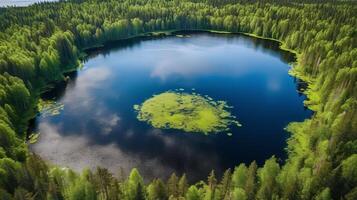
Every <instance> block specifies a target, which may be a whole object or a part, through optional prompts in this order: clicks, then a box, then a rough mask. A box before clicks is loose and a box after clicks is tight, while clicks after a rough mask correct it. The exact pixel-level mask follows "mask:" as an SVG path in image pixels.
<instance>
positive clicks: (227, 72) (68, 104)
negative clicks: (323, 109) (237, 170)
mask: <svg viewBox="0 0 357 200" xmlns="http://www.w3.org/2000/svg"><path fill="white" fill-rule="evenodd" d="M294 59H295V58H294V55H293V54H291V53H289V52H286V51H282V50H280V49H279V44H278V43H277V42H273V41H268V40H262V39H256V38H251V37H248V36H244V35H233V34H227V35H224V34H211V33H210V34H209V33H188V32H186V33H185V35H178V36H167V37H157V38H141V39H131V40H126V41H118V42H112V43H110V44H107V45H106V47H105V48H102V49H97V50H92V51H91V52H89V57H88V58H87V59H86V60H85V61H84V62H83V68H81V69H79V70H78V71H76V72H73V73H69V74H67V76H68V77H69V80H68V81H67V82H66V83H59V84H58V85H57V86H56V87H55V88H54V89H53V90H52V91H50V92H47V93H45V94H44V95H43V98H44V99H53V100H55V101H57V103H58V104H63V105H64V109H63V110H62V111H61V112H60V114H59V115H54V116H49V115H44V114H41V115H39V116H38V117H37V118H36V119H35V121H34V129H35V131H36V132H39V133H41V135H40V138H39V140H38V142H37V143H35V144H33V145H31V146H30V149H31V150H32V151H33V152H35V153H37V154H38V155H40V156H41V157H42V158H43V159H45V160H47V161H49V162H50V163H54V164H57V165H59V166H66V167H70V168H72V169H74V170H76V171H80V170H82V169H83V168H90V169H95V168H96V166H101V167H105V168H108V169H109V170H110V171H112V172H113V173H115V174H118V172H119V171H123V172H124V173H126V174H127V173H128V172H129V170H130V169H132V168H134V167H136V168H138V169H139V171H140V173H141V174H142V175H143V177H144V178H145V179H146V180H150V179H152V178H153V177H161V178H167V177H168V176H169V175H170V174H171V173H173V172H175V173H176V174H177V175H181V174H183V173H186V174H187V175H188V176H189V178H190V181H197V180H199V179H206V177H207V175H208V174H209V172H210V171H211V170H212V169H214V170H215V171H216V173H217V174H218V175H221V174H222V172H223V171H224V170H225V169H227V168H233V167H234V166H236V165H238V164H239V163H242V162H243V163H247V164H249V163H250V162H252V161H254V160H255V161H257V163H258V164H259V165H262V164H263V163H264V160H266V159H268V158H270V157H271V156H273V155H275V156H276V157H277V158H278V159H279V161H280V162H283V160H284V159H285V158H286V152H285V150H284V148H285V147H286V140H287V138H288V137H289V134H288V133H287V132H286V131H284V127H286V126H287V125H288V123H289V122H292V121H303V120H304V119H305V118H308V117H309V116H311V114H312V113H311V111H309V110H307V109H306V108H305V107H304V105H303V101H304V100H305V98H306V97H305V96H304V95H302V94H301V93H300V92H299V90H300V89H301V87H304V85H305V84H304V83H301V82H300V81H299V80H297V79H296V78H294V77H291V76H290V75H288V70H289V69H290V65H289V63H291V62H293V61H294ZM179 88H182V89H184V91H186V92H192V91H193V90H194V91H195V92H196V93H199V94H201V95H209V96H210V97H212V98H213V99H214V100H223V101H226V102H227V103H228V104H229V105H231V106H233V108H232V109H231V112H232V114H234V115H235V116H237V119H238V120H239V122H240V123H241V124H242V127H231V132H232V136H228V135H227V134H224V133H217V134H210V135H204V134H198V133H186V132H184V131H180V130H171V129H155V128H153V127H152V126H151V125H149V124H147V123H146V122H143V121H139V120H138V119H137V112H136V111H135V110H134V108H133V106H134V105H135V104H141V103H142V102H144V101H145V100H146V99H148V98H150V97H152V95H154V94H160V93H162V92H165V91H169V90H175V89H179ZM119 169H121V170H119Z"/></svg>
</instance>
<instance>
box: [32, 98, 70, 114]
mask: <svg viewBox="0 0 357 200" xmlns="http://www.w3.org/2000/svg"><path fill="white" fill-rule="evenodd" d="M63 109H64V105H63V104H62V103H58V102H56V101H53V100H42V99H40V101H39V102H38V110H39V112H40V113H41V115H42V116H44V117H47V116H54V115H59V114H60V113H61V111H62V110H63Z"/></svg>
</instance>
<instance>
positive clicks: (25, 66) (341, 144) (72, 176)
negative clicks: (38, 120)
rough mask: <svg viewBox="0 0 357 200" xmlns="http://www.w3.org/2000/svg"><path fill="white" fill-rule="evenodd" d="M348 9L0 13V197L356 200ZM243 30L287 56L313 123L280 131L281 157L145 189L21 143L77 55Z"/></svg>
mask: <svg viewBox="0 0 357 200" xmlns="http://www.w3.org/2000/svg"><path fill="white" fill-rule="evenodd" d="M356 13H357V4H356V3H355V2H353V1H351V2H348V1H339V2H335V1H331V2H327V3H326V2H325V3H320V2H318V1H315V2H314V1H303V0H301V1H288V0H285V1H278V0H276V1H273V0H270V1H269V0H265V1H248V0H242V1H239V0H223V1H222V0H107V1H101V0H71V1H67V2H64V1H61V2H58V3H41V4H36V5H33V6H30V7H24V8H0V83H1V84H0V199H56V200H57V199H76V200H77V199H128V200H132V199H133V200H134V199H153V200H154V199H188V200H196V199H205V200H206V199H207V200H209V199H217V200H218V199H219V200H220V199H237V200H241V199H242V200H244V199H321V200H322V199H324V200H325V199H351V200H352V199H357V140H356V139H357V59H356V58H357V48H356V47H357V37H356V27H357V16H356ZM195 29H199V30H217V31H229V32H244V33H248V34H252V35H254V36H259V37H264V38H271V39H275V40H279V41H281V42H282V44H283V46H282V47H283V48H285V49H290V50H292V51H294V52H296V54H297V62H296V63H295V64H294V67H293V69H292V70H291V74H293V75H295V76H297V77H299V78H301V79H303V80H304V81H306V82H307V83H308V88H307V90H306V91H305V93H306V95H307V97H308V100H306V101H305V104H306V105H307V106H308V107H309V109H311V110H313V111H314V115H313V116H312V117H311V119H307V120H305V121H304V122H299V123H296V122H292V123H291V124H290V125H289V126H288V127H287V130H288V131H289V132H290V133H291V136H290V138H289V139H288V147H287V151H288V159H287V160H286V161H285V164H284V165H280V164H278V162H277V160H276V158H274V157H272V158H271V159H269V160H267V161H266V162H265V164H264V165H263V166H257V165H256V163H255V162H253V163H251V164H250V165H245V164H241V165H239V166H237V167H236V168H235V169H231V170H230V169H228V170H227V171H226V172H225V173H224V175H223V177H219V178H218V177H217V178H216V177H215V174H214V172H212V173H211V174H210V175H208V179H207V180H202V181H201V182H199V183H196V184H193V185H190V184H189V183H188V182H187V178H186V176H185V175H180V176H176V175H175V174H173V175H172V176H171V177H170V178H169V179H168V180H160V179H156V180H152V181H151V182H144V181H143V179H142V177H141V176H140V174H139V172H138V171H137V170H136V169H133V170H132V172H131V173H130V175H129V176H128V177H125V176H121V177H119V178H117V177H114V176H113V175H112V174H110V173H109V171H108V170H106V169H101V168H98V169H97V170H96V171H89V170H87V171H84V172H82V173H81V174H77V173H75V172H73V171H71V170H69V169H63V168H60V167H53V166H50V165H48V164H47V163H45V162H44V161H42V160H41V159H40V158H38V157H37V156H36V155H31V153H30V152H29V151H28V149H27V144H26V130H27V126H28V120H29V119H31V118H33V117H34V115H35V114H36V110H37V108H36V105H37V101H38V98H39V96H40V94H41V92H42V91H44V90H45V89H46V87H48V85H49V84H50V83H53V82H55V81H58V80H62V79H63V75H62V73H63V72H65V71H68V70H71V69H73V68H75V67H76V66H78V64H79V63H80V58H81V57H83V50H84V49H86V48H90V47H94V46H98V45H100V44H103V43H105V42H108V41H111V40H119V39H125V38H129V37H133V36H138V35H143V34H145V33H149V32H158V31H170V30H195Z"/></svg>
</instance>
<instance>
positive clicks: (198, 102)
mask: <svg viewBox="0 0 357 200" xmlns="http://www.w3.org/2000/svg"><path fill="white" fill-rule="evenodd" d="M230 108H232V107H230V106H228V105H227V103H226V102H225V101H214V100H213V99H212V98H210V97H208V96H202V95H199V94H196V93H195V94H193V93H187V92H184V91H183V89H178V90H176V91H167V92H164V93H161V94H159V95H154V96H153V97H151V98H149V99H147V100H146V101H145V102H144V103H143V104H142V105H134V109H135V110H136V111H137V112H138V115H137V118H138V120H140V121H145V122H147V123H148V124H150V125H152V126H153V127H155V128H163V129H178V130H183V131H185V132H195V133H203V134H206V135H207V134H210V133H219V132H228V131H229V130H230V126H231V125H236V126H241V124H240V123H239V122H238V121H237V120H236V117H235V116H233V115H232V114H231V113H230V112H229V111H228V109H230Z"/></svg>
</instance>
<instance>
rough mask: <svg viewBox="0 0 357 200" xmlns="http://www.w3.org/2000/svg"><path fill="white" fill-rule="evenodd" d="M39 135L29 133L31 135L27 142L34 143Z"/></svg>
mask: <svg viewBox="0 0 357 200" xmlns="http://www.w3.org/2000/svg"><path fill="white" fill-rule="evenodd" d="M39 137H40V133H31V135H30V136H29V140H28V142H29V143H30V144H34V143H36V142H37V140H38V138H39Z"/></svg>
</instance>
